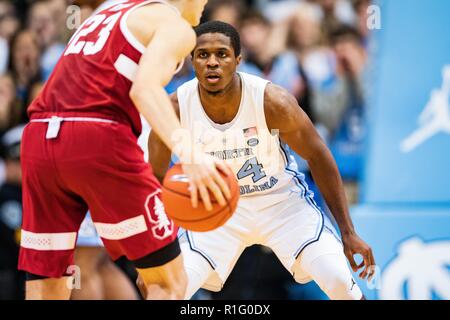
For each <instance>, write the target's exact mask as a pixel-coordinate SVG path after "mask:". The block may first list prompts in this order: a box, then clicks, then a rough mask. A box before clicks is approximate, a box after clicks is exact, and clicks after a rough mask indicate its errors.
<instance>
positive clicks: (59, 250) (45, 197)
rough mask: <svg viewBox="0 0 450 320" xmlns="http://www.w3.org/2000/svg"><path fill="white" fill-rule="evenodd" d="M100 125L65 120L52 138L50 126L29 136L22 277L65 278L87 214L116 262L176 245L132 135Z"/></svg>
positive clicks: (32, 129) (28, 131) (39, 126)
mask: <svg viewBox="0 0 450 320" xmlns="http://www.w3.org/2000/svg"><path fill="white" fill-rule="evenodd" d="M95 120H99V119H93V118H90V119H87V120H86V119H85V120H84V121H83V119H82V118H73V119H72V120H70V119H69V118H67V121H63V122H60V123H56V124H53V127H55V128H54V129H55V130H52V131H53V132H50V130H48V128H50V124H49V123H46V122H32V123H30V124H28V125H27V127H26V128H25V131H24V134H23V138H22V145H21V148H22V150H21V152H22V153H21V162H22V171H23V172H22V174H23V225H22V239H21V248H20V256H19V269H20V270H25V271H27V272H29V273H32V274H36V275H40V276H46V277H60V276H62V275H64V274H66V273H67V270H68V268H69V267H70V266H72V265H73V264H74V261H73V256H74V248H75V243H76V239H77V234H78V230H79V227H80V224H81V222H82V221H83V218H84V217H85V215H86V212H87V210H88V209H89V210H90V212H91V215H92V220H93V221H94V224H95V226H96V228H97V231H98V233H99V235H100V237H101V238H102V240H103V243H104V245H105V248H106V249H107V251H108V253H109V254H110V256H111V257H112V258H113V259H117V258H119V257H120V256H123V255H125V256H126V257H127V258H128V259H130V260H137V259H141V258H143V257H146V256H148V255H149V254H151V253H156V254H158V252H160V251H161V249H163V248H165V247H167V246H169V245H171V244H173V243H174V241H175V240H176V237H177V228H176V227H175V226H174V224H173V222H172V221H171V220H169V218H168V217H167V216H166V214H165V212H164V206H163V204H162V202H161V200H160V197H159V196H160V195H159V193H160V184H159V182H158V181H157V180H156V178H155V177H154V176H153V174H152V171H151V168H150V165H149V164H148V163H146V162H145V161H144V157H143V152H142V150H141V149H140V147H139V146H138V145H137V138H136V137H135V136H134V135H133V133H132V131H131V128H129V127H128V126H127V125H124V124H120V123H116V122H108V121H103V122H102V121H95ZM34 121H36V120H34ZM38 121H47V120H38ZM55 135H56V136H55ZM49 137H50V138H49Z"/></svg>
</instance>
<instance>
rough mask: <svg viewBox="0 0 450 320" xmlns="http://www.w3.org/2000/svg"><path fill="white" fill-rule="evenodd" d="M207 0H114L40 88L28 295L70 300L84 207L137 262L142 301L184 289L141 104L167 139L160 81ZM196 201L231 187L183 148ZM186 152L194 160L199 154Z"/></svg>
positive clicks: (30, 167) (32, 150) (26, 252)
mask: <svg viewBox="0 0 450 320" xmlns="http://www.w3.org/2000/svg"><path fill="white" fill-rule="evenodd" d="M206 2H207V0H177V1H136V0H129V1H126V0H125V1H115V2H112V5H111V6H107V7H105V8H103V9H102V10H101V11H99V12H97V13H96V14H95V15H93V16H91V17H90V18H89V19H87V20H86V21H85V22H84V23H83V24H82V25H81V27H80V28H79V29H78V30H77V32H76V33H75V34H74V36H73V37H72V39H71V41H70V42H69V44H68V47H67V48H66V50H65V52H64V54H63V56H62V58H61V60H60V61H59V62H58V64H57V66H56V68H55V70H54V72H53V74H52V75H51V77H50V79H49V80H48V82H47V84H46V86H45V88H44V89H43V92H42V93H41V94H40V95H39V96H38V97H37V98H36V100H35V101H33V103H32V104H31V105H30V107H29V109H28V113H29V116H30V119H31V122H30V124H29V125H28V126H27V128H26V129H25V131H24V135H23V140H22V157H21V158H22V170H23V188H24V190H23V194H24V196H23V206H24V208H23V209H24V218H23V226H22V240H21V251H20V257H19V269H21V270H24V271H26V272H27V276H28V278H27V284H26V298H27V299H68V298H69V297H70V292H71V289H70V287H71V286H70V285H68V283H69V282H70V281H68V280H70V279H68V278H67V276H68V275H69V274H72V273H74V275H75V276H77V274H78V275H79V272H83V270H77V268H76V266H73V265H72V264H73V252H74V247H75V242H76V238H77V231H78V229H79V227H80V224H81V222H82V221H83V218H84V216H85V214H86V212H87V210H88V209H89V210H90V212H91V215H92V220H93V221H94V224H95V226H96V229H97V231H98V233H99V235H100V237H101V238H102V240H103V243H104V244H105V247H106V249H107V251H108V253H109V254H110V255H111V257H112V258H113V259H116V258H118V257H120V256H123V255H126V256H127V258H128V259H130V260H132V261H133V262H134V263H135V265H136V268H137V270H138V272H139V275H140V281H142V283H143V285H144V290H143V292H144V293H145V295H146V296H145V298H147V299H171V298H172V299H177V298H182V297H183V296H184V292H185V289H186V274H185V271H184V269H183V261H182V256H181V255H180V249H179V244H178V241H177V228H176V227H175V226H174V224H173V222H172V221H170V220H169V219H168V217H167V216H166V214H165V212H164V207H163V205H162V202H161V200H160V195H159V194H160V184H159V183H158V181H157V179H156V178H155V177H154V176H153V173H152V170H151V168H150V167H149V165H148V164H147V163H146V162H145V161H144V159H143V153H142V151H141V149H140V148H139V146H138V145H137V136H138V135H139V133H140V131H141V121H140V116H139V113H141V114H142V115H143V116H144V117H145V119H146V120H147V121H148V122H149V123H150V125H151V126H152V128H153V130H155V132H157V133H158V135H159V136H160V137H161V139H162V140H163V141H164V143H166V144H167V146H168V148H170V149H173V148H174V141H172V139H171V137H172V134H173V133H174V132H175V131H176V130H177V129H179V128H180V123H179V121H178V119H177V116H176V115H175V112H174V111H173V108H172V105H171V103H170V99H169V97H168V96H167V94H166V93H165V91H164V86H165V85H166V84H167V83H168V82H169V81H170V79H171V77H172V75H173V74H174V72H175V69H176V67H177V64H179V62H180V61H183V59H184V57H185V56H186V55H188V54H189V53H190V52H191V50H192V49H193V47H194V45H195V33H194V31H193V30H192V28H191V26H194V25H197V24H198V23H199V20H200V16H201V13H202V11H203V8H204V6H205V4H206ZM177 155H178V156H179V157H180V159H181V160H182V162H183V163H184V171H185V173H186V174H187V175H188V177H189V178H190V182H191V190H192V197H191V198H192V204H193V206H197V204H198V197H201V199H202V200H203V201H204V203H205V206H206V207H207V208H208V209H210V208H211V203H210V199H209V196H208V189H209V190H210V191H211V192H212V193H213V194H214V196H215V197H216V199H217V200H218V202H219V203H221V204H222V205H224V204H225V202H226V201H225V198H229V197H230V192H229V189H228V187H227V185H226V183H225V182H224V180H223V179H222V178H221V177H220V174H219V173H218V169H220V170H222V171H226V172H227V171H228V168H227V167H226V166H225V165H224V164H223V162H219V161H217V160H214V159H213V158H212V157H204V156H200V155H196V154H195V152H194V151H190V150H188V151H183V152H180V154H177ZM189 159H196V162H195V164H194V163H191V162H190V161H189Z"/></svg>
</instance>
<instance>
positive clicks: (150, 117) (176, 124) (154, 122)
mask: <svg viewBox="0 0 450 320" xmlns="http://www.w3.org/2000/svg"><path fill="white" fill-rule="evenodd" d="M130 96H131V98H132V100H133V102H134V104H135V105H136V108H137V109H138V110H139V112H140V113H141V114H142V115H143V116H144V118H145V119H146V120H147V121H148V122H149V124H150V126H151V127H152V130H154V131H155V132H156V134H157V135H158V136H159V137H160V139H161V140H162V141H163V142H164V144H165V145H166V146H167V147H168V149H169V150H171V151H174V152H176V151H175V150H174V148H175V143H176V141H174V139H173V138H174V134H175V133H176V132H177V130H181V125H180V121H179V120H178V118H177V116H176V114H175V111H174V110H173V107H172V104H171V102H170V99H169V96H168V95H167V93H166V92H165V90H164V88H162V87H158V86H149V87H147V88H146V89H145V90H140V89H134V90H132V91H131V93H130ZM177 156H180V155H178V154H177Z"/></svg>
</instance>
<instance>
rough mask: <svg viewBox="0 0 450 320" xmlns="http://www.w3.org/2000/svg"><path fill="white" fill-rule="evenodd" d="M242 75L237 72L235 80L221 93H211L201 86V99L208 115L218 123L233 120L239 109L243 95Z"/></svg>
mask: <svg viewBox="0 0 450 320" xmlns="http://www.w3.org/2000/svg"><path fill="white" fill-rule="evenodd" d="M241 82H242V81H241V78H240V76H239V75H238V74H237V73H235V75H234V77H233V80H232V81H231V82H230V84H229V85H228V86H227V87H225V89H223V90H222V91H221V92H219V93H209V92H207V91H206V90H205V89H203V88H202V87H201V86H200V88H199V94H200V101H201V103H202V106H203V109H204V110H205V113H206V114H207V115H208V117H209V118H210V119H211V120H212V121H214V122H215V123H218V124H224V123H228V122H230V121H232V120H233V119H234V118H235V117H236V114H237V113H238V111H239V106H240V104H241V96H242V83H241Z"/></svg>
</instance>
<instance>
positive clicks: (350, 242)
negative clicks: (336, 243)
mask: <svg viewBox="0 0 450 320" xmlns="http://www.w3.org/2000/svg"><path fill="white" fill-rule="evenodd" d="M342 241H343V243H344V253H345V256H346V257H347V259H348V261H349V262H350V266H351V267H352V269H353V272H357V271H358V270H359V269H361V268H363V271H362V272H361V273H360V274H359V277H360V278H361V279H366V277H368V279H369V280H370V279H371V278H372V276H373V275H374V273H375V258H374V256H373V252H372V249H371V248H370V247H369V245H368V244H367V243H365V242H364V241H363V240H362V239H361V238H360V237H359V236H358V235H357V234H351V235H346V236H343V237H342ZM355 254H360V255H361V256H362V257H363V261H362V262H361V263H360V264H359V265H357V264H356V261H355V258H354V255H355Z"/></svg>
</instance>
